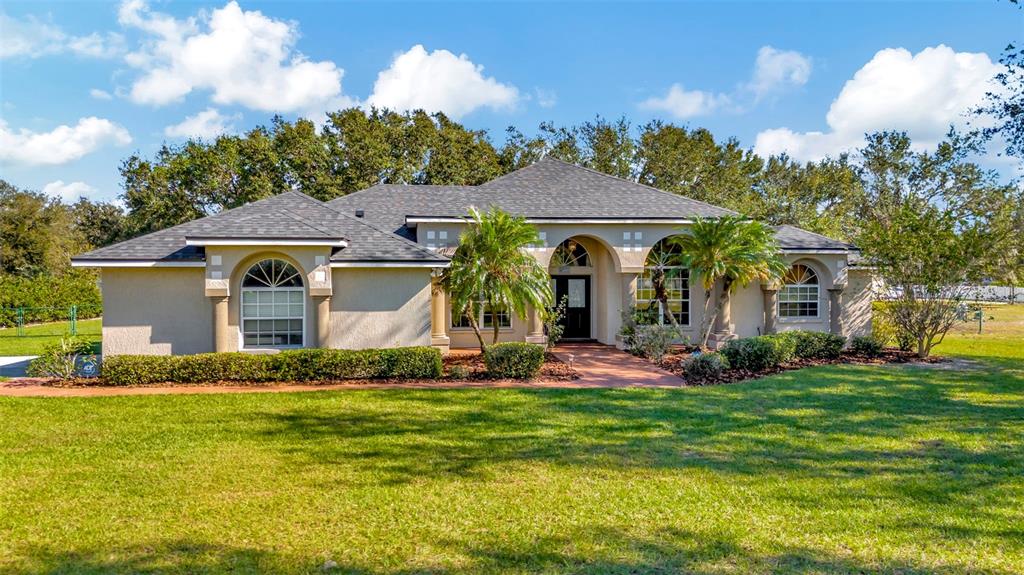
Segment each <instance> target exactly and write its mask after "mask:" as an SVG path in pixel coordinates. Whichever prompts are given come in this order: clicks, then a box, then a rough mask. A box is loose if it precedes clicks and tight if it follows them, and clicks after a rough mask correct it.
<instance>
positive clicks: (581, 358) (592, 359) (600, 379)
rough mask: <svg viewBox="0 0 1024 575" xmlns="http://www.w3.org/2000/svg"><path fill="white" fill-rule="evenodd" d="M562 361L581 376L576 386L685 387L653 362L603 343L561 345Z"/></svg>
mask: <svg viewBox="0 0 1024 575" xmlns="http://www.w3.org/2000/svg"><path fill="white" fill-rule="evenodd" d="M554 354H555V355H556V356H558V359H560V360H562V361H564V362H566V363H571V364H572V366H573V367H575V368H576V371H577V372H579V374H580V379H578V380H577V381H576V382H575V383H579V384H581V386H587V387H591V386H592V387H628V386H643V387H681V386H682V385H683V380H682V379H680V378H679V377H678V376H676V375H675V374H673V373H671V372H668V371H665V370H664V369H661V368H660V367H657V366H655V365H654V364H652V363H651V362H649V361H647V360H644V359H640V358H638V357H634V356H632V355H629V354H628V353H626V352H624V351H622V350H620V349H617V348H615V347H613V346H610V345H603V344H599V343H578V344H560V345H558V346H557V347H556V348H555V349H554Z"/></svg>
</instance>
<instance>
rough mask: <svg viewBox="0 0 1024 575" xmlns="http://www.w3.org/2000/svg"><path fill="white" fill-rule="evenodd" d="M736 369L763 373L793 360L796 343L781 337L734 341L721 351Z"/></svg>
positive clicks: (748, 338) (758, 337) (747, 338)
mask: <svg viewBox="0 0 1024 575" xmlns="http://www.w3.org/2000/svg"><path fill="white" fill-rule="evenodd" d="M720 353H721V354H722V355H724V356H725V358H726V359H728V360H729V365H730V366H731V367H733V368H734V369H746V370H749V371H763V370H766V369H769V368H772V367H778V366H779V364H782V363H786V362H787V361H790V360H792V359H793V356H794V355H795V354H796V341H795V340H794V339H793V338H791V337H786V336H780V335H759V336H756V337H745V338H743V339H734V340H732V341H730V342H728V343H726V344H725V347H723V348H722V349H721V351H720Z"/></svg>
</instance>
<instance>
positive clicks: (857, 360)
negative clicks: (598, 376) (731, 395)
mask: <svg viewBox="0 0 1024 575" xmlns="http://www.w3.org/2000/svg"><path fill="white" fill-rule="evenodd" d="M692 352H693V350H692V349H673V350H672V351H670V352H669V354H668V355H666V356H665V357H664V358H663V359H662V360H661V362H659V363H658V365H659V366H660V367H661V368H662V369H664V370H666V371H670V372H672V373H674V374H676V375H678V376H679V377H680V378H682V380H683V381H685V382H686V385H721V384H726V383H737V382H740V381H746V380H748V379H758V378H761V377H765V376H768V375H772V374H776V373H782V372H784V371H793V370H795V369H803V368H805V367H814V366H818V365H838V364H854V365H885V364H894V363H895V364H909V363H920V364H935V363H942V362H945V361H947V360H946V358H943V357H937V356H931V357H927V358H924V359H921V358H919V357H917V354H915V353H914V352H911V351H899V350H896V349H886V350H883V351H882V354H881V355H878V356H874V357H872V356H866V355H859V354H856V353H853V352H849V351H844V352H843V354H842V355H840V356H839V357H838V358H836V359H798V360H794V361H791V362H789V363H784V364H782V365H780V366H778V367H774V368H770V369H766V370H764V371H750V370H746V369H727V370H726V371H725V372H724V373H723V374H722V375H721V377H719V378H718V379H715V380H711V381H703V382H701V383H691V382H689V381H688V380H687V379H686V374H685V373H684V371H683V362H685V361H686V360H687V359H688V358H689V357H690V354H691V353H692Z"/></svg>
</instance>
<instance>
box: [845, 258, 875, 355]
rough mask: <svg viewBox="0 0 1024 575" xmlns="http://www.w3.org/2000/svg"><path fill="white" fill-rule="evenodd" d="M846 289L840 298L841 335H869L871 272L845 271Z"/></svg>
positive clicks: (849, 269) (861, 269)
mask: <svg viewBox="0 0 1024 575" xmlns="http://www.w3.org/2000/svg"><path fill="white" fill-rule="evenodd" d="M846 277H847V280H846V289H844V290H843V294H842V296H841V301H842V302H843V303H842V306H843V312H842V323H843V335H845V336H846V337H851V338H852V337H858V336H866V335H871V314H872V308H871V302H872V300H873V299H874V297H873V296H874V294H873V293H872V290H871V283H872V274H871V270H869V269H865V268H848V269H847V275H846Z"/></svg>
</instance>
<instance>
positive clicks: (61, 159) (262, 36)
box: [0, 0, 1024, 199]
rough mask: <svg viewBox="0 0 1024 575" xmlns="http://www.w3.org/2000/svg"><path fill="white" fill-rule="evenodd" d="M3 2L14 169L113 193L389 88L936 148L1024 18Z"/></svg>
mask: <svg viewBox="0 0 1024 575" xmlns="http://www.w3.org/2000/svg"><path fill="white" fill-rule="evenodd" d="M0 14H2V20H0V57H2V60H0V102H2V107H0V115H2V116H0V118H2V124H0V170H2V177H3V178H4V179H7V180H9V181H12V182H13V183H14V184H16V185H18V186H22V187H29V188H34V189H46V190H47V191H48V192H49V193H52V194H55V195H63V196H64V197H66V198H72V197H75V196H76V195H77V194H79V193H84V194H85V195H88V196H90V197H93V198H99V199H112V198H114V197H116V195H117V194H118V193H119V191H120V188H119V185H120V179H119V176H118V173H117V168H118V165H119V163H120V162H121V161H122V160H123V159H124V158H125V157H127V156H128V155H129V154H131V153H141V154H143V155H147V156H149V155H152V154H153V152H154V151H155V150H156V149H157V148H158V147H159V146H160V144H161V143H163V142H165V141H166V142H181V141H183V139H184V138H185V137H187V136H189V135H194V136H211V135H213V134H216V133H217V132H219V131H242V130H245V129H248V128H250V127H252V126H254V125H257V124H260V123H266V122H267V121H268V120H269V118H270V117H271V116H272V115H273V114H274V113H275V112H280V113H282V115H284V116H285V117H289V118H294V117H296V116H299V115H306V116H311V117H322V114H323V113H324V111H326V110H329V109H336V108H338V107H341V106H345V105H368V104H370V103H375V104H380V105H388V106H390V107H396V108H403V107H426V108H428V109H437V110H441V111H444V112H446V113H449V114H450V115H453V116H455V117H457V118H458V119H459V120H460V121H462V122H463V123H465V124H466V125H468V126H470V127H473V128H485V129H487V130H489V131H490V132H491V134H492V138H493V139H495V140H496V141H500V140H502V139H503V138H504V129H505V127H506V126H508V125H515V126H518V127H520V128H521V129H523V130H524V131H525V132H527V133H530V132H532V131H534V130H535V128H536V126H537V125H538V123H540V122H541V121H545V120H550V121H553V122H555V123H556V124H570V123H576V122H580V121H583V120H587V119H591V118H593V117H594V116H595V115H596V114H600V115H603V116H605V117H608V118H616V117H618V116H620V115H626V116H627V117H628V118H630V119H631V120H632V121H633V122H634V123H636V124H640V123H644V122H646V121H648V120H651V119H655V118H661V119H664V120H667V121H674V122H678V123H683V124H688V125H690V126H704V127H707V128H709V129H711V130H712V132H713V133H715V134H716V136H718V137H726V136H735V137H737V138H739V140H740V141H741V142H742V143H743V145H744V146H747V147H754V148H755V149H757V150H758V151H759V152H763V153H773V152H781V151H787V152H789V153H791V154H792V155H794V156H796V157H798V158H801V159H814V158H817V157H821V156H822V155H824V154H834V153H837V152H839V151H842V150H846V149H850V148H851V147H855V146H856V145H857V143H858V142H859V140H860V136H861V134H863V132H864V131H869V130H874V129H882V128H897V129H904V130H908V131H909V132H910V133H911V135H912V136H914V137H915V139H916V140H918V141H919V142H920V143H921V145H929V144H933V143H934V142H935V141H937V140H938V139H939V138H941V136H942V134H943V133H944V132H945V131H946V128H947V127H948V125H949V124H950V123H951V122H952V123H959V122H962V114H961V112H962V110H963V109H965V108H967V107H969V106H970V105H971V104H973V103H976V102H977V101H978V100H979V98H980V97H981V95H982V94H983V93H984V91H985V89H986V85H985V80H986V79H987V78H988V77H990V76H991V74H992V73H994V71H996V69H997V65H996V63H995V62H996V60H997V58H998V56H999V53H1000V51H1001V50H1002V48H1003V47H1004V46H1005V45H1006V44H1007V43H1008V42H1009V41H1011V40H1013V39H1015V38H1020V37H1022V36H1024V34H1022V32H1024V19H1022V18H1024V16H1022V12H1021V11H1020V10H1017V9H1016V8H1014V7H1012V6H1010V5H1009V4H1008V3H1006V2H995V1H993V2H971V3H957V2H941V3H926V2H913V3H911V2H907V3H896V4H888V3H880V2H872V3H852V2H851V3H834V2H829V3H820V4H819V3H777V2H758V3H721V2H716V3H671V4H670V3H657V4H645V3H628V4H617V3H599V4H585V3H559V4H548V3H539V2H533V3H517V4H504V3H487V4H476V3H428V2H419V3H414V4H405V3H391V2H376V3H340V2H337V3H326V2H292V3H285V2H252V1H246V0H240V1H239V2H238V3H237V4H235V3H227V2H224V1H221V2H188V3H169V2H150V3H148V4H146V3H143V2H141V1H140V0H129V1H128V2H125V3H115V2H111V3H100V2H95V3H93V2H61V3H48V2H31V3H28V2H26V3H19V2H11V1H9V0H5V1H4V2H3V4H0ZM991 165H992V166H993V167H996V168H998V169H1000V170H1002V171H1004V172H1006V171H1008V170H1010V169H1011V168H1010V167H1009V166H1007V165H1006V164H1001V163H1000V162H999V161H993V162H991Z"/></svg>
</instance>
